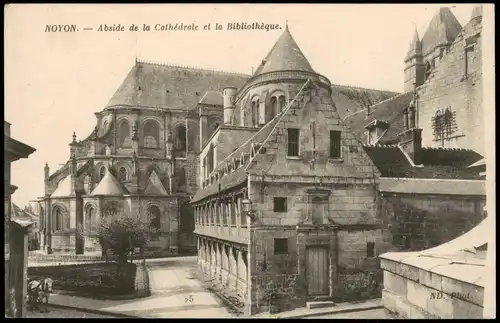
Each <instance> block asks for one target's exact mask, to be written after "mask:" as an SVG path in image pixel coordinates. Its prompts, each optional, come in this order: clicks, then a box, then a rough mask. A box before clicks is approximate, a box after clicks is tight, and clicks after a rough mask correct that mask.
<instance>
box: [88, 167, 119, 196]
mask: <svg viewBox="0 0 500 323" xmlns="http://www.w3.org/2000/svg"><path fill="white" fill-rule="evenodd" d="M127 193H128V192H127V190H126V188H125V187H123V185H122V184H121V183H120V182H119V181H118V180H117V179H116V178H115V177H114V176H113V174H111V172H110V171H109V168H106V173H105V174H104V177H103V178H102V179H101V181H100V182H99V184H97V187H96V188H94V190H93V191H92V193H91V194H90V196H96V195H108V196H120V195H123V194H127Z"/></svg>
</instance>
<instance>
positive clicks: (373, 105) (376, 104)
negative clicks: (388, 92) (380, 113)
mask: <svg viewBox="0 0 500 323" xmlns="http://www.w3.org/2000/svg"><path fill="white" fill-rule="evenodd" d="M407 94H413V93H412V92H406V93H400V94H396V95H395V96H391V97H390V98H387V99H385V100H383V101H380V102H377V103H375V104H372V105H370V106H369V108H376V107H377V106H379V105H382V104H383V103H387V102H389V101H392V100H394V99H397V98H400V97H402V96H405V95H407Z"/></svg>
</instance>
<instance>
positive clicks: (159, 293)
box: [51, 257, 233, 318]
mask: <svg viewBox="0 0 500 323" xmlns="http://www.w3.org/2000/svg"><path fill="white" fill-rule="evenodd" d="M147 266H148V269H149V277H150V287H151V296H149V297H145V298H140V299H134V300H121V301H117V300H95V299H89V298H84V297H76V296H69V295H57V294H54V295H52V296H51V302H54V303H56V304H60V305H66V306H74V307H79V308H88V309H93V310H100V311H106V312H111V313H118V314H125V315H131V316H139V317H151V318H153V317H156V318H163V317H165V318H183V317H185V318H187V317H192V318H201V317H217V318H218V317H220V318H226V317H232V316H233V314H231V313H230V312H228V311H227V310H226V308H225V307H224V306H223V305H222V304H221V303H219V300H218V299H217V298H216V296H215V295H213V294H212V293H210V292H209V291H207V290H206V289H205V288H204V287H203V285H202V282H200V281H199V280H198V279H196V277H195V276H194V275H195V269H196V257H178V258H166V259H151V260H147Z"/></svg>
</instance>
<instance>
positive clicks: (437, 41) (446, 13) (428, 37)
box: [422, 8, 462, 56]
mask: <svg viewBox="0 0 500 323" xmlns="http://www.w3.org/2000/svg"><path fill="white" fill-rule="evenodd" d="M461 30H462V25H461V24H460V22H459V21H458V20H457V18H456V17H455V15H454V14H453V12H452V11H451V10H450V8H440V9H439V10H438V12H437V13H436V14H435V15H434V17H433V18H432V20H431V22H430V23H429V27H427V30H426V31H425V33H424V37H422V54H423V55H424V56H425V55H427V54H429V53H430V52H432V51H433V50H434V48H436V47H437V46H439V45H445V44H449V43H452V42H453V41H454V40H455V38H456V37H457V35H458V34H459V33H460V31H461Z"/></svg>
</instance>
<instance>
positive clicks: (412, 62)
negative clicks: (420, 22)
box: [404, 26, 425, 92]
mask: <svg viewBox="0 0 500 323" xmlns="http://www.w3.org/2000/svg"><path fill="white" fill-rule="evenodd" d="M424 76H425V68H424V60H423V55H422V42H421V41H420V37H419V36H418V31H417V26H415V32H414V33H413V38H412V40H411V42H410V48H409V50H408V53H407V54H406V57H405V84H404V90H405V92H410V91H413V90H414V88H415V87H416V86H420V85H422V84H423V82H424Z"/></svg>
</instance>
